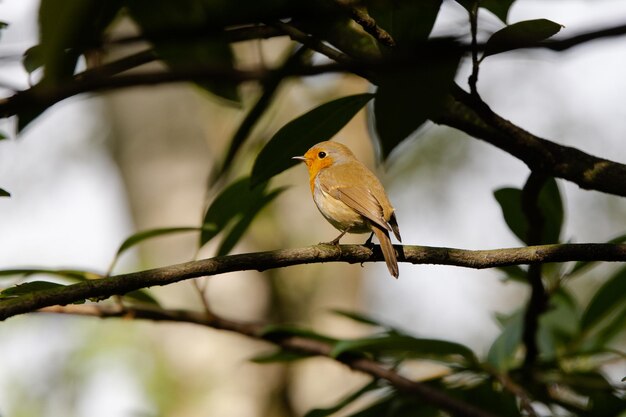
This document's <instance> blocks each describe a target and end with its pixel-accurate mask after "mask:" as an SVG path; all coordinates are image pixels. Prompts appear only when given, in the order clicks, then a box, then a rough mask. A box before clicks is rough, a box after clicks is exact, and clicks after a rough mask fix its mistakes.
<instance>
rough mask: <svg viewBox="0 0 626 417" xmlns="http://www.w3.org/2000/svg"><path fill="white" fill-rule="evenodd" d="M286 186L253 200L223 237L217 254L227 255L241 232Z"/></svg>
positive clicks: (243, 231)
mask: <svg viewBox="0 0 626 417" xmlns="http://www.w3.org/2000/svg"><path fill="white" fill-rule="evenodd" d="M286 189H287V187H281V188H277V189H276V190H273V191H272V192H270V193H269V194H265V195H262V196H261V198H259V199H258V200H256V201H253V202H252V204H251V205H250V206H249V207H248V208H247V210H246V211H245V212H244V213H243V215H242V216H241V218H240V219H239V221H238V222H237V223H236V224H235V225H234V226H233V227H232V229H230V231H229V233H228V234H227V235H226V237H224V239H223V240H222V243H221V244H220V247H219V249H218V250H217V255H218V256H223V255H227V254H228V253H230V251H231V250H232V249H233V248H234V247H235V245H236V244H237V242H239V239H241V237H242V236H243V234H244V233H245V232H246V230H248V227H249V226H250V224H252V221H253V220H254V218H255V217H256V215H257V214H259V212H260V211H261V210H262V209H263V208H264V207H265V206H266V205H268V204H269V203H271V202H272V201H273V200H274V199H275V198H276V197H278V196H279V195H280V194H281V193H282V192H283V191H285V190H286Z"/></svg>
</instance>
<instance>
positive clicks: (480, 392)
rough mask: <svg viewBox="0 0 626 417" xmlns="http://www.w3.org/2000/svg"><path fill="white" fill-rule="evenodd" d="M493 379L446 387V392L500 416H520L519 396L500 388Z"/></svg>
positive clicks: (490, 413)
mask: <svg viewBox="0 0 626 417" xmlns="http://www.w3.org/2000/svg"><path fill="white" fill-rule="evenodd" d="M498 388H500V387H498V385H497V384H494V383H493V381H492V380H490V379H485V380H484V381H482V382H481V383H479V384H471V385H469V386H468V385H463V386H460V387H453V388H448V389H446V393H448V394H449V395H451V396H452V397H455V398H459V399H461V400H463V401H465V402H467V403H469V404H473V405H475V406H476V407H478V408H480V409H481V410H484V411H485V412H489V415H494V416H499V417H519V416H521V415H522V414H520V412H519V410H518V407H517V398H516V397H515V395H513V394H512V393H510V392H509V391H508V390H506V389H501V388H500V389H498Z"/></svg>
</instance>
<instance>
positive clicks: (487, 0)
mask: <svg viewBox="0 0 626 417" xmlns="http://www.w3.org/2000/svg"><path fill="white" fill-rule="evenodd" d="M477 1H478V0H456V2H457V3H459V4H460V5H462V6H463V7H465V8H466V9H467V11H468V12H471V10H472V7H473V5H474V4H475V3H476V2H477ZM514 1H515V0H480V7H482V8H483V9H487V10H489V11H490V12H491V13H493V14H494V15H496V17H498V18H499V19H500V20H502V21H503V22H504V23H506V22H507V18H508V15H509V9H510V8H511V6H512V5H513V2H514Z"/></svg>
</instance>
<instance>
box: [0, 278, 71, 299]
mask: <svg viewBox="0 0 626 417" xmlns="http://www.w3.org/2000/svg"><path fill="white" fill-rule="evenodd" d="M64 286H65V285H63V284H58V283H56V282H49V281H32V282H25V283H23V284H18V285H16V286H14V287H10V288H7V289H5V290H3V291H2V292H0V298H13V297H19V296H21V295H26V294H30V293H33V292H37V291H45V290H50V289H53V288H59V287H64Z"/></svg>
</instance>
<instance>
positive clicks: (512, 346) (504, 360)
mask: <svg viewBox="0 0 626 417" xmlns="http://www.w3.org/2000/svg"><path fill="white" fill-rule="evenodd" d="M523 326H524V312H523V311H521V310H520V311H517V312H515V313H513V314H512V315H511V316H510V317H509V319H508V320H507V323H506V325H505V326H504V328H503V329H502V332H501V333H500V335H499V336H498V337H497V338H496V340H495V341H494V342H493V343H492V345H491V347H490V348H489V352H488V353H487V362H489V363H490V364H491V365H493V366H494V367H495V368H496V369H497V370H499V371H501V372H506V371H507V370H509V369H511V368H513V367H515V366H516V365H517V362H518V360H517V352H518V351H519V348H520V345H521V343H522V329H523Z"/></svg>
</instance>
